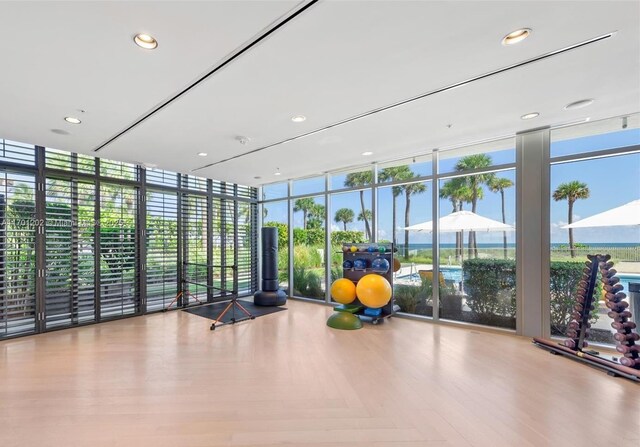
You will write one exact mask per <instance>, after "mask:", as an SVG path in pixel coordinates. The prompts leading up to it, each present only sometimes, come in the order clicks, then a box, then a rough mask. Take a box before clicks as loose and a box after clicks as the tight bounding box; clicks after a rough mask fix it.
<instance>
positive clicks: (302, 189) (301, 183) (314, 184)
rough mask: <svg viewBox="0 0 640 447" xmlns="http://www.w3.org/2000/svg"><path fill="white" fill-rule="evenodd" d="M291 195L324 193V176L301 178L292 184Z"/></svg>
mask: <svg viewBox="0 0 640 447" xmlns="http://www.w3.org/2000/svg"><path fill="white" fill-rule="evenodd" d="M292 189H293V190H292V191H291V195H294V196H300V195H304V194H314V193H318V192H323V191H324V176H320V177H311V178H303V179H300V180H295V181H294V182H293V187H292Z"/></svg>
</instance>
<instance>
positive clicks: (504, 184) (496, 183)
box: [488, 177, 513, 259]
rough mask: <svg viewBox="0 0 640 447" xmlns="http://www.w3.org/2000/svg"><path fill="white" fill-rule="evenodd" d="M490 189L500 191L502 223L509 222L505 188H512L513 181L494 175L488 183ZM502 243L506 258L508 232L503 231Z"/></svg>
mask: <svg viewBox="0 0 640 447" xmlns="http://www.w3.org/2000/svg"><path fill="white" fill-rule="evenodd" d="M488 186H489V189H490V190H491V192H499V193H500V200H501V201H502V223H507V220H506V219H507V218H506V215H505V212H504V190H505V189H507V188H511V187H512V186H513V182H512V181H511V180H509V179H508V178H504V177H494V178H493V179H491V180H490V181H489V183H488ZM502 245H503V247H504V258H505V259H507V232H506V231H503V232H502Z"/></svg>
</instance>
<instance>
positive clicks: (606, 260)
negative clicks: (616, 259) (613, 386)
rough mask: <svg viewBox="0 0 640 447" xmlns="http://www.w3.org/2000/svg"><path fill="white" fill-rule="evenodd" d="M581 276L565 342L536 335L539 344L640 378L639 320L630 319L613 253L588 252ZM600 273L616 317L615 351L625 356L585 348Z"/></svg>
mask: <svg viewBox="0 0 640 447" xmlns="http://www.w3.org/2000/svg"><path fill="white" fill-rule="evenodd" d="M587 258H588V261H587V262H585V268H584V269H583V273H582V279H581V280H580V282H579V284H578V290H577V296H576V299H575V305H574V311H573V313H572V314H571V318H572V320H571V322H570V323H569V325H568V327H567V334H566V335H567V339H566V340H564V342H563V343H562V344H557V343H555V342H553V341H551V340H545V339H542V338H534V339H533V342H534V344H536V345H537V346H539V347H541V348H543V349H546V350H548V351H550V352H551V353H552V354H561V355H565V356H567V357H569V358H572V359H574V360H578V361H581V362H584V363H587V364H590V365H592V366H596V367H598V368H601V369H604V370H606V371H607V374H609V375H611V376H620V377H626V378H627V379H631V380H634V381H637V382H640V352H639V348H640V347H639V346H638V345H636V343H635V342H636V341H638V340H640V335H638V333H637V332H635V331H634V329H635V328H636V324H635V323H634V322H633V321H631V312H629V311H628V310H627V308H628V307H629V303H628V302H626V301H624V299H625V298H626V297H627V295H626V294H625V293H624V292H623V289H624V287H623V286H622V284H620V278H618V277H617V276H616V273H617V271H616V270H615V269H614V268H613V262H611V261H610V259H611V256H610V255H600V254H597V255H587ZM598 274H600V276H601V279H602V283H603V288H604V291H605V300H606V306H607V307H608V308H609V313H608V315H609V317H611V318H612V319H613V323H612V324H611V326H612V327H613V328H614V329H616V331H617V332H616V334H615V335H614V338H615V340H616V351H618V352H619V353H620V354H621V355H622V357H621V358H619V359H617V360H614V359H612V360H610V359H607V358H604V357H602V356H600V355H599V353H598V352H596V351H585V350H584V348H586V347H588V342H587V338H588V336H589V330H590V327H591V325H590V323H589V317H590V313H591V312H592V311H593V310H594V309H595V306H597V305H598V300H597V298H596V299H594V296H593V295H594V292H595V290H596V283H597V280H598Z"/></svg>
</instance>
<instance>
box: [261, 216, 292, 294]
mask: <svg viewBox="0 0 640 447" xmlns="http://www.w3.org/2000/svg"><path fill="white" fill-rule="evenodd" d="M253 302H254V304H255V305H256V306H282V305H283V304H285V303H286V302H287V294H286V293H284V290H282V289H281V288H280V287H279V281H278V229H277V228H275V227H263V228H262V290H259V291H257V292H256V293H255V294H254V295H253Z"/></svg>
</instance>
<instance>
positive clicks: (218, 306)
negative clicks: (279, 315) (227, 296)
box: [184, 300, 287, 323]
mask: <svg viewBox="0 0 640 447" xmlns="http://www.w3.org/2000/svg"><path fill="white" fill-rule="evenodd" d="M238 303H239V304H240V305H241V306H242V307H244V308H245V309H247V310H248V311H249V313H251V315H253V316H254V317H261V316H263V315H269V314H272V313H275V312H280V311H281V310H287V308H286V307H277V306H273V307H271V306H269V307H263V306H256V305H255V304H253V303H252V302H250V301H244V300H238ZM227 304H229V302H228V301H225V302H222V303H214V304H205V305H203V306H195V307H191V308H189V309H184V311H185V312H189V313H190V314H194V315H198V316H200V317H204V318H208V319H209V320H215V319H216V318H218V316H219V315H220V313H221V312H222V311H223V310H224V308H225V307H227ZM234 307H235V319H236V320H241V319H243V318H246V317H247V314H245V313H244V312H243V311H242V310H241V309H240V308H238V307H237V306H234ZM233 312H234V310H233V308H232V309H229V311H228V312H227V313H226V314H225V315H224V317H222V320H221V321H220V322H221V323H228V322H230V321H231V319H232V318H234V314H233Z"/></svg>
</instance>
